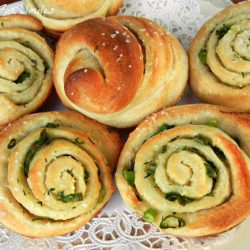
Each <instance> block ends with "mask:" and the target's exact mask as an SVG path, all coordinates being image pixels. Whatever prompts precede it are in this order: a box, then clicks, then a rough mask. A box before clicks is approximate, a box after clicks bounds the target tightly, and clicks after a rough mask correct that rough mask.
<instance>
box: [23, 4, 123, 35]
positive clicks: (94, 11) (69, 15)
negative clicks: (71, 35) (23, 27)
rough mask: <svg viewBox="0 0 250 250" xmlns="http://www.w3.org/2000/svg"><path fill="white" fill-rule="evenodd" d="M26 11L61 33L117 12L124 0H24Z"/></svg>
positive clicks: (48, 28) (45, 25)
mask: <svg viewBox="0 0 250 250" xmlns="http://www.w3.org/2000/svg"><path fill="white" fill-rule="evenodd" d="M23 3H24V8H25V10H26V12H27V13H28V14H30V15H33V16H34V17H36V18H38V19H39V20H40V21H41V22H42V23H43V25H44V27H45V28H46V29H47V30H48V31H49V32H50V33H52V34H55V35H60V33H62V32H64V31H65V30H68V29H70V28H71V27H72V26H74V25H76V24H78V23H81V22H83V21H85V20H87V19H90V18H94V17H102V16H112V15H115V14H117V12H118V10H119V8H120V7H121V5H122V0H74V1H65V0H24V1H23Z"/></svg>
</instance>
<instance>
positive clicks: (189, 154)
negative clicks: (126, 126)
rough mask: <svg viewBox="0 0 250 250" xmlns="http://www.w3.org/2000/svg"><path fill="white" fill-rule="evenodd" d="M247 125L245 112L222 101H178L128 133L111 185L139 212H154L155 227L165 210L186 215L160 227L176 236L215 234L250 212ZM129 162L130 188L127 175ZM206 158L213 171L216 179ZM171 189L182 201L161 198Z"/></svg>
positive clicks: (158, 224) (165, 213)
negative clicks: (171, 225)
mask: <svg viewBox="0 0 250 250" xmlns="http://www.w3.org/2000/svg"><path fill="white" fill-rule="evenodd" d="M208 124H210V126H208ZM211 124H214V126H216V127H213V126H211ZM172 126H174V128H171V127H172ZM167 128H168V129H167ZM249 129H250V120H249V118H248V117H247V116H245V115H241V114H238V113H237V112H236V111H234V110H231V109H228V108H225V107H220V106H212V105H206V104H197V105H187V106H178V107H172V108H168V109H164V110H162V111H159V112H158V113H155V114H152V115H151V116H149V117H148V118H147V119H146V120H145V121H144V122H142V123H141V124H140V125H139V126H138V127H137V128H136V130H135V131H134V132H132V133H131V134H130V136H129V139H128V141H127V142H126V144H125V146H124V148H123V150H122V153H121V156H120V159H119V162H118V167H117V173H116V183H117V186H118V189H119V191H120V193H121V195H122V198H123V200H124V202H125V203H126V204H127V206H129V207H130V208H131V209H132V210H133V211H135V212H136V213H137V214H138V215H141V216H143V214H144V212H145V211H146V210H147V209H148V208H154V209H156V210H157V216H156V217H155V218H154V220H153V221H152V222H153V224H155V225H156V226H157V227H160V223H161V222H162V218H165V217H166V216H169V215H170V216H172V217H177V218H180V219H182V220H184V221H185V225H184V224H182V225H181V224H179V226H180V227H177V228H174V229H173V228H161V230H162V231H164V232H168V233H171V234H175V235H178V236H187V237H200V236H207V235H214V234H219V233H222V232H224V231H226V230H229V229H230V228H232V227H234V226H236V225H238V224H239V223H240V222H242V221H243V220H244V219H245V218H246V217H247V216H248V215H249V213H250V191H249V185H250V172H249V170H250V161H249V156H250V145H249V140H250V137H249ZM160 131H162V132H161V133H160ZM232 138H235V139H236V140H237V141H238V143H239V145H240V146H239V145H238V144H237V143H236V142H235V141H234V140H233V139H232ZM211 149H212V150H211ZM224 157H225V158H224ZM134 161H135V164H134V170H133V171H135V188H134V187H132V186H130V185H129V184H128V182H127V180H126V179H125V177H124V170H126V169H127V170H129V169H131V163H132V162H134ZM174 162H175V163H174ZM204 162H205V163H206V162H208V163H209V164H210V166H213V168H214V169H215V170H216V176H213V178H214V179H212V177H211V172H210V175H208V172H207V171H208V170H207V167H206V164H205V163H204ZM151 163H155V165H152V166H151V165H150V164H151ZM149 165H150V166H151V168H148V166H149ZM188 166H189V167H188ZM198 166H199V168H198ZM152 168H153V169H154V173H153V174H152V173H151V174H149V176H148V177H147V178H145V176H147V173H150V172H147V171H149V170H150V169H151V170H152ZM190 168H191V169H192V172H190ZM132 169H133V167H132ZM175 169H176V170H175ZM210 170H211V169H210ZM162 171H163V172H162ZM176 171H177V172H176ZM196 171H198V172H196ZM165 173H167V176H168V177H165V175H166V174H165ZM196 173H199V174H197V177H195V176H196ZM213 173H214V172H213ZM189 175H190V176H189ZM165 178H166V179H165ZM169 178H170V179H169ZM189 178H191V180H192V181H191V184H190V185H189V184H188V181H189V180H190V179H189ZM212 180H213V181H212ZM172 181H174V183H172ZM211 181H212V182H211ZM166 183H167V184H166ZM168 183H172V184H171V185H170V186H169V185H168ZM178 183H179V184H180V185H179V184H178ZM213 183H216V184H213ZM155 184H157V186H158V187H157V186H155ZM171 192H175V193H179V194H181V195H182V197H184V201H183V198H182V200H181V201H180V202H185V203H184V204H185V205H183V204H182V205H181V203H179V201H177V200H175V201H171V200H168V199H166V198H165V196H166V195H167V194H170V193H171ZM210 194H211V195H210ZM138 195H139V197H140V198H141V201H140V199H139V198H138ZM185 197H187V198H192V199H194V200H192V199H191V201H190V200H185V199H186V198H185ZM198 197H199V198H198ZM157 204H158V205H157ZM169 223H170V222H169Z"/></svg>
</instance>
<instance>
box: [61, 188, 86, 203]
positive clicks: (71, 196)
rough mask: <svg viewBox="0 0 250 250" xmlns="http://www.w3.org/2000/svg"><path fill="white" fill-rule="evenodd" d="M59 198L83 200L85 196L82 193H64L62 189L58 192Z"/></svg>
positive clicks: (63, 200)
mask: <svg viewBox="0 0 250 250" xmlns="http://www.w3.org/2000/svg"><path fill="white" fill-rule="evenodd" d="M57 199H58V200H59V201H62V202H75V201H82V200H83V196H82V193H75V194H68V195H64V191H61V192H58V193H57Z"/></svg>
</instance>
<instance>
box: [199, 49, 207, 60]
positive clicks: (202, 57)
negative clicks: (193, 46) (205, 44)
mask: <svg viewBox="0 0 250 250" xmlns="http://www.w3.org/2000/svg"><path fill="white" fill-rule="evenodd" d="M199 58H200V60H201V62H202V63H203V64H206V63H207V49H201V51H200V53H199Z"/></svg>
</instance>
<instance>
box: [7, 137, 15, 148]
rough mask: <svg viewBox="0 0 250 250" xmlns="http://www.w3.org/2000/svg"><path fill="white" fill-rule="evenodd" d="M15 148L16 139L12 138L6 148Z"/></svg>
mask: <svg viewBox="0 0 250 250" xmlns="http://www.w3.org/2000/svg"><path fill="white" fill-rule="evenodd" d="M15 146H16V139H15V138H13V139H12V140H11V141H10V143H9V144H8V146H7V148H8V149H11V148H14V147H15Z"/></svg>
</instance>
